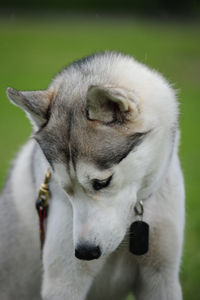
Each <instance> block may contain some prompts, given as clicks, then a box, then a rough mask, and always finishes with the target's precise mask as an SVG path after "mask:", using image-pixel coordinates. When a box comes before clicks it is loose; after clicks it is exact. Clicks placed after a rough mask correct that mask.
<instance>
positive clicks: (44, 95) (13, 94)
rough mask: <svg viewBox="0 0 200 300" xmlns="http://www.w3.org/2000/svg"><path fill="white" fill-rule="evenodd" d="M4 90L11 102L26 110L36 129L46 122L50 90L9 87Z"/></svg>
mask: <svg viewBox="0 0 200 300" xmlns="http://www.w3.org/2000/svg"><path fill="white" fill-rule="evenodd" d="M6 92H7V96H8V98H9V99H10V100H11V102H12V103H13V104H15V105H17V106H19V107H20V108H22V109H23V110H24V111H25V112H26V114H27V115H28V117H29V119H30V120H31V122H32V123H33V125H34V127H35V128H36V129H38V128H40V127H41V126H42V125H44V124H45V123H46V122H47V120H48V117H49V116H48V114H49V107H50V104H51V101H52V98H53V91H52V90H43V91H28V92H20V91H17V90H15V89H13V88H10V87H9V88H7V91H6Z"/></svg>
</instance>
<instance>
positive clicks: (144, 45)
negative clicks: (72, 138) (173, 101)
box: [0, 16, 200, 300]
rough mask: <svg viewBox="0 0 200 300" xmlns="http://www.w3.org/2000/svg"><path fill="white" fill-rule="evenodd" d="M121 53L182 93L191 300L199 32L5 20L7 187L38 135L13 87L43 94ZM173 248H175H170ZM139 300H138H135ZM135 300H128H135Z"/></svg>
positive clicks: (188, 295)
mask: <svg viewBox="0 0 200 300" xmlns="http://www.w3.org/2000/svg"><path fill="white" fill-rule="evenodd" d="M100 50H119V51H123V52H125V53H128V54H131V55H133V56H135V57H136V58H137V59H138V60H140V61H142V62H144V63H146V64H147V65H149V66H150V67H153V68H155V69H157V70H159V71H160V72H162V73H163V74H164V75H165V76H166V77H167V78H168V79H169V80H170V82H171V83H174V87H175V88H176V89H177V90H178V91H179V99H180V103H181V105H180V110H181V115H180V117H181V118H180V125H181V130H182V135H181V146H180V157H181V162H182V167H183V171H184V174H185V182H186V195H187V203H186V214H187V225H186V239H185V248H184V257H183V264H182V270H181V282H182V286H183V292H184V299H185V300H198V299H199V294H200V284H199V280H200V238H199V235H200V203H199V201H200V200H199V194H200V183H199V180H200V176H199V172H200V159H199V151H200V134H199V130H200V117H199V111H200V25H198V24H196V25H187V24H178V23H177V24H176V23H174V24H167V23H151V22H147V21H138V20H136V21H131V20H120V19H116V20H115V19H113V20H112V21H110V22H109V21H108V20H106V19H101V18H100V17H98V16H97V18H96V19H93V20H92V19H86V18H85V19H83V18H82V19H69V18H67V17H66V19H65V20H64V19H63V18H62V19H60V20H58V19H57V20H53V21H52V20H51V21H50V20H49V21H48V20H42V19H37V20H33V19H31V20H18V19H17V18H10V19H9V20H3V19H2V20H0V138H1V147H0V154H1V155H0V186H1V187H2V185H3V182H4V180H5V176H6V173H7V171H8V169H9V166H10V161H11V160H12V158H13V157H14V155H15V153H16V152H17V151H18V149H19V147H20V145H21V144H23V142H24V141H25V140H26V139H27V137H28V136H29V134H30V132H31V127H30V125H29V122H28V120H27V119H26V118H25V115H24V113H23V112H21V111H20V110H19V109H17V108H16V107H14V106H12V105H11V104H10V103H9V102H8V100H7V98H6V95H5V89H6V87H7V86H12V87H14V88H18V89H22V90H23V89H27V90H28V89H43V88H45V87H46V86H47V85H48V83H49V81H50V80H51V78H52V76H54V75H55V73H56V72H57V71H59V70H60V69H61V68H62V67H64V66H65V65H66V64H68V63H69V62H71V61H73V60H75V59H77V58H80V57H82V56H85V55H87V54H90V53H92V52H95V51H100ZM169 242H170V241H169ZM130 299H132V298H130ZM130 299H129V300H130Z"/></svg>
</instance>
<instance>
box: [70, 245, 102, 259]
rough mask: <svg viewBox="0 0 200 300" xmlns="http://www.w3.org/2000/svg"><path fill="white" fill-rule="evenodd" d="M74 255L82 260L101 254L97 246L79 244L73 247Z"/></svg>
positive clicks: (94, 257) (97, 256)
mask: <svg viewBox="0 0 200 300" xmlns="http://www.w3.org/2000/svg"><path fill="white" fill-rule="evenodd" d="M75 256H76V257H77V258H79V259H83V260H92V259H97V258H99V257H100V256H101V250H100V248H99V246H93V245H88V244H87V245H79V246H78V247H77V248H76V249H75Z"/></svg>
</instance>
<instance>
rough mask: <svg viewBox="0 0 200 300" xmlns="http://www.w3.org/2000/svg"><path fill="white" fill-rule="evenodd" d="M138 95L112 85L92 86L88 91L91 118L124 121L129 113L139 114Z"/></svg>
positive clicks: (110, 121)
mask: <svg viewBox="0 0 200 300" xmlns="http://www.w3.org/2000/svg"><path fill="white" fill-rule="evenodd" d="M138 112H139V109H138V97H137V96H136V95H135V93H134V92H132V91H127V90H125V89H122V88H117V87H111V86H90V87H89V89H88V93H87V114H88V119H89V120H97V121H100V122H103V123H106V124H109V123H112V122H116V121H118V122H123V120H125V118H126V117H127V115H129V116H130V115H131V116H132V119H135V118H136V117H137V115H138Z"/></svg>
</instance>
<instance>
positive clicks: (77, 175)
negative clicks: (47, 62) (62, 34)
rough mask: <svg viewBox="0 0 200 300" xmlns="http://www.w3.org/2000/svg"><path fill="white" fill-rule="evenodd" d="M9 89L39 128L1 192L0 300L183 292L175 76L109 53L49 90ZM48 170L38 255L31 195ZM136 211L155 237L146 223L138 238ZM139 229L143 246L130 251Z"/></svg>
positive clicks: (76, 67) (168, 299) (169, 296)
mask: <svg viewBox="0 0 200 300" xmlns="http://www.w3.org/2000/svg"><path fill="white" fill-rule="evenodd" d="M7 95H8V97H9V98H10V100H11V101H12V102H13V103H14V104H16V105H17V106H19V107H21V108H22V109H24V110H25V112H26V113H27V115H28V117H29V118H30V120H31V122H32V124H33V126H34V132H33V136H32V137H33V139H31V140H30V141H29V142H28V143H27V144H26V145H25V146H24V147H23V149H22V150H21V152H20V153H19V155H18V157H17V159H16V161H15V163H14V166H13V168H12V171H11V172H10V176H9V178H8V181H7V183H6V185H5V187H4V190H3V193H2V196H1V199H0V285H1V286H0V299H1V300H14V299H17V300H19V299H20V300H36V299H37V300H38V299H45V300H84V299H87V300H100V299H101V300H120V299H126V296H127V295H128V293H133V294H134V295H135V298H136V299H137V300H180V299H182V293H181V287H180V284H179V266H180V259H181V252H182V244H183V231H184V183H183V177H182V172H181V169H180V165H179V159H178V155H177V148H178V140H179V130H178V125H177V124H178V105H177V101H176V96H175V93H174V91H173V89H172V88H171V87H170V85H169V84H168V83H167V81H166V80H165V79H164V78H163V77H162V76H161V75H160V74H158V73H157V72H155V71H154V70H153V71H152V70H150V69H148V68H147V67H146V66H144V65H143V64H141V63H138V62H137V61H135V60H134V59H133V58H132V57H129V56H125V55H122V54H120V53H115V52H105V53H99V54H95V55H92V56H89V57H86V58H84V59H82V60H79V61H77V62H75V63H73V64H71V65H69V66H68V67H67V68H65V69H64V70H63V71H62V72H61V73H59V74H58V75H57V76H56V77H55V78H54V80H53V82H52V83H51V84H50V86H49V87H48V89H47V90H42V91H26V92H20V91H17V90H14V89H12V88H8V89H7ZM47 168H49V169H50V172H51V179H50V183H49V190H50V199H49V213H48V218H47V219H46V239H45V244H44V248H43V258H42V261H41V260H40V241H39V225H38V215H37V212H36V210H35V201H36V198H37V194H38V191H39V187H40V184H41V183H42V182H43V180H44V176H45V173H46V170H47ZM138 205H139V206H138ZM134 208H135V209H134ZM142 210H144V212H143V216H138V214H142ZM139 218H140V219H142V220H140V221H138V219H139ZM135 221H137V222H142V224H146V225H147V227H148V226H149V245H148V236H147V233H148V232H147V231H148V230H147V231H146V229H144V228H143V229H142V230H141V232H139V233H136V237H134V233H133V235H132V238H133V240H131V238H130V234H129V232H130V226H131V224H132V223H133V222H135ZM137 235H138V236H137ZM137 239H138V241H137ZM141 239H142V240H143V241H144V247H145V248H146V249H145V250H144V249H140V250H141V252H142V251H143V252H144V253H138V254H143V255H136V254H137V253H136V254H133V253H132V252H134V251H135V250H134V249H133V251H132V252H131V251H130V249H132V248H136V249H137V248H138V247H139V248H140V245H139V246H138V243H140V240H141ZM129 243H131V246H130V245H129ZM140 250H139V251H140ZM136 252H137V251H136ZM145 252H146V253H145Z"/></svg>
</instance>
